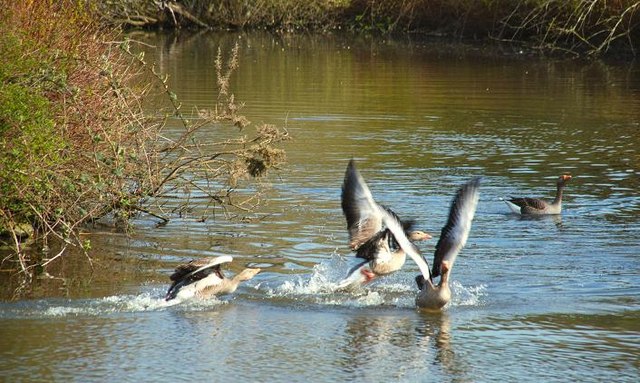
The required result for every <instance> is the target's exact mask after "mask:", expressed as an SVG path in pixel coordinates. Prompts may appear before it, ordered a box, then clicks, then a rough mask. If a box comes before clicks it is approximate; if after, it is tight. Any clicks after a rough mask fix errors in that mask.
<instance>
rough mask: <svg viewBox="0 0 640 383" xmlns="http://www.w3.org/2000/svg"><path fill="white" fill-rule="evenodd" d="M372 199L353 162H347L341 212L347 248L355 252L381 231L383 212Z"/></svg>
mask: <svg viewBox="0 0 640 383" xmlns="http://www.w3.org/2000/svg"><path fill="white" fill-rule="evenodd" d="M383 209H384V208H382V207H381V206H380V205H378V204H377V203H376V202H375V200H374V199H373V195H372V194H371V191H370V190H369V187H368V186H367V183H366V182H365V181H364V178H363V177H362V175H360V172H359V171H358V169H356V165H355V162H354V161H353V159H352V160H350V161H349V165H348V166H347V170H346V172H345V175H344V182H343V184H342V212H343V213H344V216H345V217H346V219H347V230H348V231H349V246H350V247H351V249H352V250H357V249H358V248H359V247H360V246H361V245H362V244H363V243H365V242H367V241H368V240H370V239H371V238H372V237H374V236H375V235H376V234H377V233H379V232H380V231H381V230H382V216H381V213H380V211H381V210H383Z"/></svg>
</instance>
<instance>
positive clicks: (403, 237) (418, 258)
mask: <svg viewBox="0 0 640 383" xmlns="http://www.w3.org/2000/svg"><path fill="white" fill-rule="evenodd" d="M378 213H379V214H380V216H381V218H382V222H383V223H384V225H385V226H386V227H387V229H388V230H389V231H390V232H391V234H393V237H394V239H395V241H396V243H397V244H398V246H400V248H401V249H402V250H403V251H404V252H405V253H406V254H407V255H409V256H410V257H411V259H413V261H414V262H415V263H416V264H417V265H418V268H419V269H420V272H421V273H422V275H423V276H424V277H425V278H430V274H429V264H428V263H427V261H426V260H425V259H424V258H423V257H422V255H420V252H419V251H418V248H417V247H416V246H415V245H414V244H413V243H411V241H409V238H408V237H407V234H406V232H405V231H404V225H403V222H402V221H400V219H399V218H398V216H396V215H395V214H391V213H389V212H388V211H387V210H386V209H384V208H383V207H381V206H379V207H378Z"/></svg>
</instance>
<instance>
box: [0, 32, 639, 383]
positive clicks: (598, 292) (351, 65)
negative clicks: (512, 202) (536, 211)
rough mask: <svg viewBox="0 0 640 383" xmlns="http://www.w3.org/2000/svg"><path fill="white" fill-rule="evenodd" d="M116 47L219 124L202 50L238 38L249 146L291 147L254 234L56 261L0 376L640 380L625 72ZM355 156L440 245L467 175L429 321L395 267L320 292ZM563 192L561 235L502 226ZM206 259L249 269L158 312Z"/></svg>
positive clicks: (27, 301)
mask: <svg viewBox="0 0 640 383" xmlns="http://www.w3.org/2000/svg"><path fill="white" fill-rule="evenodd" d="M132 37H134V38H135V39H138V40H143V41H145V42H147V43H150V44H152V45H155V46H156V47H157V49H156V50H152V49H151V48H146V50H147V59H148V60H149V61H155V62H157V63H158V68H159V69H160V70H162V71H163V72H165V73H168V74H169V75H170V82H171V84H172V86H173V87H174V88H175V90H176V92H177V93H178V94H179V96H180V98H181V99H182V101H183V102H184V106H183V110H185V111H189V110H195V108H204V107H210V106H212V105H213V104H214V102H215V97H216V95H217V92H216V90H215V78H214V71H213V59H214V58H215V54H216V51H217V49H218V47H220V46H221V47H222V49H223V52H228V50H229V49H230V48H231V46H232V45H233V44H234V43H235V41H238V42H239V45H240V52H241V54H240V55H241V57H240V69H239V70H238V72H237V73H235V74H234V77H233V78H232V89H233V91H234V93H235V94H236V97H237V98H238V99H239V100H240V101H242V102H244V103H245V107H244V109H243V110H242V112H243V113H244V114H245V115H246V116H247V117H248V118H249V119H250V120H252V121H253V125H256V124H259V123H273V124H276V125H279V126H286V128H287V130H288V131H289V132H290V134H291V135H292V137H293V140H292V141H290V142H288V143H287V144H286V150H287V156H288V164H287V166H286V167H284V168H283V169H282V170H280V171H279V172H277V173H275V174H273V175H272V177H271V179H270V183H271V184H272V185H271V188H269V189H267V191H266V194H265V196H264V198H265V200H266V201H267V203H266V204H265V205H264V206H263V207H262V212H264V213H267V215H266V216H261V217H260V219H254V220H240V221H225V220H223V219H221V218H220V219H216V220H207V221H205V222H200V221H199V220H198V219H196V218H197V217H191V216H189V215H186V216H184V217H183V218H181V219H175V220H172V221H171V222H170V223H169V224H168V225H166V226H164V227H159V228H156V227H155V226H154V222H153V221H152V220H149V219H143V220H141V221H140V222H138V226H137V228H136V231H135V233H133V234H132V235H131V236H130V237H128V238H127V237H124V236H121V235H119V234H115V233H112V232H111V231H109V230H108V229H97V230H96V231H95V232H93V233H92V234H90V238H91V241H92V247H93V252H94V258H95V260H94V265H93V269H91V266H87V265H85V264H82V263H75V262H72V261H71V260H63V261H62V262H61V263H60V264H59V265H58V266H57V268H55V269H52V270H51V271H50V272H49V273H48V274H45V276H44V277H43V279H42V280H40V281H39V282H38V284H37V285H36V287H35V288H34V291H33V292H32V293H31V294H30V295H27V297H26V298H21V299H17V300H9V299H8V298H10V297H11V293H9V292H7V293H5V295H4V297H5V298H7V300H5V301H4V303H0V334H1V336H0V372H1V375H2V378H3V379H5V380H7V381H25V380H29V381H51V380H53V381H64V380H76V381H105V380H109V381H148V380H153V381H174V380H189V381H191V380H196V379H197V380H205V381H221V380H223V378H224V380H228V379H233V380H234V381H283V382H296V381H314V382H315V381H319V382H324V381H326V382H329V381H331V382H333V381H367V382H372V381H377V382H383V381H409V382H413V381H462V382H484V381H535V382H539V381H545V382H550V381H597V382H601V381H617V382H619V381H628V382H635V381H637V379H638V376H639V373H640V240H639V238H640V222H639V219H638V217H639V214H640V196H639V191H640V155H639V154H638V153H639V152H638V147H640V68H638V67H637V66H632V65H628V64H617V63H601V62H596V63H576V62H562V61H560V62H559V61H549V60H540V59H533V58H530V57H519V56H516V57H513V56H505V57H503V56H501V55H499V54H493V55H487V54H486V52H483V51H478V50H464V49H460V47H457V46H442V45H434V44H426V43H418V42H414V41H370V40H354V39H347V38H339V37H313V36H295V37H285V38H278V37H273V36H269V35H261V34H249V35H242V36H238V35H230V34H229V35H215V34H203V35H195V36H186V35H181V36H173V35H168V34H166V35H157V36H156V35H140V36H132ZM154 108H155V107H150V113H153V112H154V110H155V109H154ZM253 125H251V126H249V127H248V128H246V129H248V132H250V129H251V128H252V126H253ZM168 128H169V129H171V128H172V127H171V123H170V125H169V127H168ZM220 129H228V128H220ZM231 133H233V132H229V131H228V130H227V131H223V130H219V131H215V130H213V131H211V132H209V133H207V134H210V135H211V138H212V139H216V138H218V137H220V136H225V135H229V134H231ZM350 158H355V159H356V160H357V161H358V166H359V168H360V170H361V172H362V174H363V176H364V177H365V178H366V179H367V181H368V183H369V186H370V188H371V189H372V192H373V194H374V196H375V197H376V199H377V200H378V201H379V202H381V203H384V204H386V205H388V206H391V207H393V208H394V209H395V210H396V211H397V212H398V214H400V215H401V216H402V217H406V218H414V219H415V220H416V221H417V223H418V226H419V227H420V228H423V229H425V230H427V231H429V232H431V233H432V234H434V236H436V237H437V235H439V232H440V228H441V227H442V225H443V224H444V223H445V221H446V216H447V213H448V207H449V206H448V205H449V202H450V200H451V198H452V196H453V194H454V193H455V190H456V188H457V187H458V186H459V185H461V184H462V183H464V182H465V181H466V180H467V179H469V178H470V177H473V176H483V181H482V182H483V183H482V189H481V198H480V204H479V207H478V211H477V214H476V218H475V220H474V224H473V228H472V231H471V235H470V238H469V241H468V243H467V247H466V248H465V249H464V250H463V251H462V253H461V255H460V257H459V258H458V260H457V262H456V267H455V269H454V271H453V274H452V279H453V286H452V288H453V301H452V303H451V304H450V305H449V306H448V307H447V308H446V309H445V310H444V311H443V312H442V313H441V314H426V313H421V312H419V311H416V310H415V309H414V307H413V300H414V297H415V294H416V287H415V283H414V281H413V279H414V277H415V275H416V274H417V272H418V271H417V267H416V266H415V265H414V264H413V263H412V262H411V261H408V262H407V263H406V265H405V267H404V268H403V270H402V271H400V272H398V273H396V274H394V275H391V276H389V277H387V278H383V279H381V280H379V281H377V282H375V283H373V284H371V285H370V286H367V287H366V288H364V289H362V290H360V291H356V292H353V293H344V292H343V293H336V292H333V291H332V287H333V286H335V283H336V282H337V281H339V280H340V279H341V278H342V277H344V275H345V273H346V272H347V270H348V269H349V268H350V267H352V266H353V265H354V263H355V260H354V258H353V256H352V254H351V253H350V252H349V249H348V247H347V246H346V243H347V233H346V230H345V221H344V218H343V216H342V212H341V209H340V186H341V182H342V178H343V176H344V170H345V167H346V165H347V162H348V160H349V159H350ZM562 173H570V174H572V175H573V180H572V181H571V183H570V184H569V185H568V187H567V190H566V198H565V202H564V209H565V210H564V212H563V214H562V216H548V217H541V218H535V219H532V218H520V217H518V216H514V215H512V214H509V211H508V208H507V206H506V205H505V204H504V202H502V201H501V200H500V199H501V198H503V197H506V196H509V195H517V196H525V195H526V196H533V197H544V198H549V199H552V198H553V195H554V188H555V186H554V184H555V179H556V178H557V177H558V175H560V174H562ZM436 239H437V238H434V240H432V241H430V242H428V243H423V244H421V245H420V246H421V249H422V251H423V253H424V254H426V255H427V257H429V256H430V254H432V253H433V248H434V245H435V242H436ZM223 254H229V255H232V256H233V257H234V259H235V261H234V265H232V266H231V271H232V272H238V271H239V270H240V269H242V268H243V267H245V266H247V265H249V266H254V267H255V266H257V267H262V268H263V269H264V271H263V272H262V273H261V274H259V275H258V276H257V277H256V278H254V279H253V280H251V281H249V282H248V283H246V284H245V285H243V286H241V288H240V289H239V290H238V292H237V293H236V294H235V295H233V296H231V297H223V298H220V299H214V300H211V301H203V302H188V303H183V304H178V305H168V304H166V303H165V302H164V301H163V300H162V296H163V293H164V292H165V290H166V288H167V285H168V284H167V282H168V275H169V274H170V272H171V270H172V269H173V267H175V266H176V265H177V264H178V263H180V262H183V261H187V260H189V259H192V258H194V257H201V256H217V255H223ZM80 258H81V257H80ZM91 270H93V274H91ZM74 272H75V274H82V275H83V278H81V279H74V278H72V277H68V275H73V274H74ZM87 275H89V276H90V277H87Z"/></svg>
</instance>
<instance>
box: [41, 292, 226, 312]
mask: <svg viewBox="0 0 640 383" xmlns="http://www.w3.org/2000/svg"><path fill="white" fill-rule="evenodd" d="M226 303H227V302H226V301H224V300H220V299H218V298H216V297H213V298H210V299H191V300H188V301H184V302H182V301H180V300H177V299H175V300H171V301H168V302H167V301H165V300H164V298H162V295H161V294H159V293H158V292H157V291H152V292H144V293H141V294H138V295H114V296H109V297H104V298H100V299H92V300H74V301H69V305H59V304H55V303H52V305H51V306H50V307H47V308H46V309H44V311H40V312H31V313H29V314H30V316H34V315H36V316H44V317H64V316H79V315H90V316H91V315H104V314H110V313H123V312H144V311H161V310H167V309H170V308H171V307H173V306H178V305H179V308H178V309H179V310H186V311H202V310H207V309H210V308H211V307H216V306H219V305H223V304H226Z"/></svg>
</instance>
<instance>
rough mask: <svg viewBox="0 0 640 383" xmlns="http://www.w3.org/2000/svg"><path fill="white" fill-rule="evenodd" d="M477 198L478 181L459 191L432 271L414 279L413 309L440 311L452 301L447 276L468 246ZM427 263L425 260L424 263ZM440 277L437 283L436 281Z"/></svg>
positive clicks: (443, 230) (437, 250)
mask: <svg viewBox="0 0 640 383" xmlns="http://www.w3.org/2000/svg"><path fill="white" fill-rule="evenodd" d="M479 198H480V178H474V179H472V180H470V181H469V182H467V183H466V184H464V185H463V186H462V187H461V188H460V189H458V191H457V193H456V195H455V197H454V198H453V201H452V202H451V207H450V209H449V217H448V219H447V223H446V224H445V226H444V227H443V228H442V231H441V234H440V238H439V239H438V243H437V244H436V250H435V253H434V255H433V268H432V269H431V270H429V268H428V267H427V272H426V273H425V272H424V271H422V269H421V272H422V274H421V275H418V276H417V277H416V282H417V283H418V287H419V289H420V291H419V293H418V296H417V297H416V306H418V307H419V308H421V309H426V310H440V309H441V308H442V307H444V306H445V305H446V304H447V303H449V301H450V300H451V289H450V287H449V277H450V275H451V270H452V269H453V264H454V262H455V261H456V258H457V256H458V253H459V252H460V250H462V248H463V247H464V245H465V244H466V243H467V238H468V237H469V231H470V230H471V222H472V221H473V217H474V215H475V212H476V208H477V206H478V200H479ZM425 262H426V261H425ZM438 276H439V277H440V281H439V283H435V278H437V277H438Z"/></svg>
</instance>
